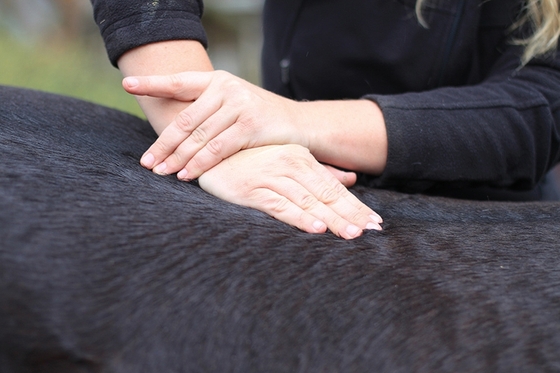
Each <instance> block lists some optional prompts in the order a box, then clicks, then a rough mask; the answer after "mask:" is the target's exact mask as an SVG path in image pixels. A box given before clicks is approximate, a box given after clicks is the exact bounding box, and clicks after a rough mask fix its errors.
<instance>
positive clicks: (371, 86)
mask: <svg viewBox="0 0 560 373" xmlns="http://www.w3.org/2000/svg"><path fill="white" fill-rule="evenodd" d="M414 2H415V0H268V1H267V2H266V4H265V8H264V14H263V20H264V36H265V39H264V40H265V42H264V49H263V59H262V66H263V85H264V87H265V88H267V89H269V90H272V91H274V92H277V93H279V94H282V95H285V96H288V97H292V98H295V99H299V100H301V99H306V100H316V99H344V98H368V99H371V100H374V101H376V102H377V103H378V104H379V106H380V107H381V109H382V111H383V114H384V117H385V121H386V125H387V133H388V140H389V157H388V163H387V167H386V170H385V172H384V173H383V175H381V176H380V177H372V176H364V177H363V178H362V180H363V181H365V182H367V183H369V184H372V185H375V186H380V187H395V188H399V189H406V190H411V191H438V192H441V191H444V190H450V189H451V190H458V188H468V190H472V189H473V188H476V187H490V188H494V189H496V190H501V189H510V190H530V189H532V188H534V187H535V186H536V185H537V183H538V182H539V181H540V180H541V179H542V178H543V176H544V175H545V173H546V172H547V171H548V170H549V169H550V168H551V167H552V166H553V165H554V164H555V163H557V162H558V161H559V160H560V112H559V110H558V109H559V105H560V57H557V56H555V55H554V56H548V57H546V58H542V59H536V60H534V61H531V62H530V63H529V64H528V65H527V66H525V67H523V68H520V55H521V52H522V49H521V47H519V46H515V45H513V44H512V43H511V41H512V39H513V38H514V37H519V36H521V31H517V32H516V33H515V34H512V33H511V32H510V31H509V30H510V26H511V24H512V23H513V22H514V21H515V19H517V17H518V14H519V12H520V9H521V5H520V4H519V1H517V0H489V1H480V0H436V1H428V2H427V3H428V7H427V8H426V9H425V10H424V13H423V15H424V18H425V20H426V22H427V24H428V28H425V27H422V26H421V25H420V24H419V23H418V20H417V19H416V17H415V13H414ZM92 3H93V5H94V9H95V16H96V21H97V23H98V25H99V26H100V29H101V31H102V35H103V37H104V40H105V43H106V45H107V49H108V53H109V56H110V59H111V61H112V62H113V63H116V61H117V59H118V57H119V56H120V55H121V54H122V53H123V52H125V51H126V50H128V49H130V48H132V47H135V46H139V45H142V44H145V43H149V42H154V41H159V40H168V39H183V38H186V39H190V38H194V39H196V40H200V41H201V42H202V43H203V44H206V39H205V36H204V32H203V30H202V27H201V25H200V22H199V18H198V17H199V16H200V14H201V12H202V4H201V3H199V2H197V1H194V0H185V1H177V0H159V1H154V2H145V1H126V2H124V1H121V0H92ZM484 193H485V195H486V194H487V192H486V191H484Z"/></svg>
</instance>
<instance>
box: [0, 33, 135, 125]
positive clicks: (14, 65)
mask: <svg viewBox="0 0 560 373" xmlns="http://www.w3.org/2000/svg"><path fill="white" fill-rule="evenodd" d="M0 51H1V53H0V84H2V85H12V86H19V87H26V88H33V89H38V90H43V91H48V92H54V93H59V94H64V95H67V96H73V97H77V98H81V99H84V100H87V101H92V102H95V103H99V104H102V105H106V106H109V107H113V108H116V109H120V110H123V111H126V112H129V113H132V114H135V115H138V116H141V117H143V114H142V111H141V110H140V108H139V106H138V105H137V103H136V100H135V99H134V97H133V96H131V95H129V94H127V93H126V92H125V91H124V90H123V89H122V87H121V79H122V77H121V74H120V72H119V71H118V70H117V69H115V68H114V67H112V66H111V65H110V63H109V60H108V58H107V56H106V54H105V51H104V49H103V47H102V46H101V44H100V42H89V43H84V42H81V43H80V42H77V41H67V42H62V41H52V42H42V43H38V42H36V43H32V42H29V41H27V42H22V41H18V40H16V39H15V38H14V37H13V36H11V35H10V34H8V33H7V32H2V31H1V30H0Z"/></svg>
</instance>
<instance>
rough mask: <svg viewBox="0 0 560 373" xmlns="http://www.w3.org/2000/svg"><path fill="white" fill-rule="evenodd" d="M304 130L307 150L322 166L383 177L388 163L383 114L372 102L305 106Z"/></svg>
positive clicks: (305, 104) (347, 101)
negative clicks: (325, 164)
mask: <svg viewBox="0 0 560 373" xmlns="http://www.w3.org/2000/svg"><path fill="white" fill-rule="evenodd" d="M301 104H302V107H301V110H300V113H302V119H301V120H300V123H302V127H305V128H304V129H303V131H304V133H305V137H306V138H307V139H308V146H307V147H308V149H309V150H310V151H311V153H312V154H313V155H314V157H315V158H316V159H317V160H319V161H320V162H323V163H327V164H331V165H333V166H338V167H341V168H344V169H348V170H353V171H358V172H365V173H369V174H381V173H382V172H383V170H384V169H385V165H386V163H387V148H388V144H387V131H386V128H385V120H384V118H383V113H382V112H381V109H380V108H379V106H377V104H376V103H374V102H373V101H370V100H340V101H310V102H302V103H301Z"/></svg>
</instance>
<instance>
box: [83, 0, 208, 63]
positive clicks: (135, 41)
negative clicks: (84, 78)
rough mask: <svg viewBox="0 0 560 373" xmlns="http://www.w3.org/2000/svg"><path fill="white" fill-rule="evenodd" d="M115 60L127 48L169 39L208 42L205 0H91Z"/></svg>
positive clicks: (115, 61)
mask: <svg viewBox="0 0 560 373" xmlns="http://www.w3.org/2000/svg"><path fill="white" fill-rule="evenodd" d="M91 3H92V5H93V16H94V18H95V22H96V23H97V26H98V27H99V30H100V31H101V36H102V37H103V41H104V42H105V47H106V48H107V53H108V55H109V59H110V61H111V63H112V64H113V65H114V66H115V67H116V66H117V61H118V59H119V57H120V56H121V55H123V54H124V53H125V52H126V51H128V50H130V49H133V48H136V47H139V46H141V45H145V44H149V43H155V42H158V41H165V40H181V39H193V40H198V41H200V42H201V43H202V44H203V45H204V46H205V47H206V46H207V43H208V41H207V39H206V33H205V32H204V29H203V27H202V24H201V23H200V17H202V12H203V4H202V0H184V1H183V0H153V1H148V0H141V1H140V0H91Z"/></svg>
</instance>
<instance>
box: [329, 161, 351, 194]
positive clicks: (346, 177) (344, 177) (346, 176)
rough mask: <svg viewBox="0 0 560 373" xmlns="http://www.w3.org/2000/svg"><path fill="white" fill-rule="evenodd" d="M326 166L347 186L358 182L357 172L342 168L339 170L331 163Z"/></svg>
mask: <svg viewBox="0 0 560 373" xmlns="http://www.w3.org/2000/svg"><path fill="white" fill-rule="evenodd" d="M324 166H325V168H326V169H327V170H329V171H330V173H331V174H333V175H334V177H336V178H337V179H338V181H340V182H341V183H342V185H344V186H345V187H346V188H350V187H351V186H353V185H354V184H356V181H357V180H358V176H357V175H356V173H355V172H347V171H342V170H339V169H338V168H335V167H332V166H329V165H324Z"/></svg>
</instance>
